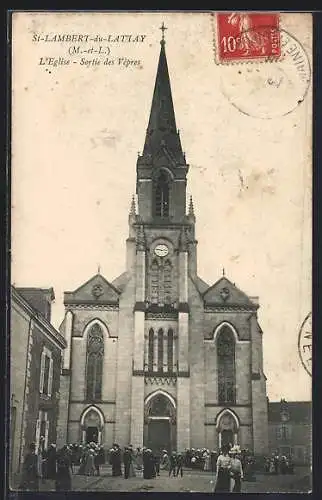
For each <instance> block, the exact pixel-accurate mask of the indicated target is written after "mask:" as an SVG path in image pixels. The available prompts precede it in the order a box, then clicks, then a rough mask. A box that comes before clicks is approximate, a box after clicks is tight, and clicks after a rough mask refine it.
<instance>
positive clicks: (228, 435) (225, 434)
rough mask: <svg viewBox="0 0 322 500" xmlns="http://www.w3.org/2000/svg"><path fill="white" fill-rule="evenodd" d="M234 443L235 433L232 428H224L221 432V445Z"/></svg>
mask: <svg viewBox="0 0 322 500" xmlns="http://www.w3.org/2000/svg"><path fill="white" fill-rule="evenodd" d="M227 444H228V445H233V444H234V433H233V431H231V430H227V429H224V430H223V431H222V432H221V446H224V445H227Z"/></svg>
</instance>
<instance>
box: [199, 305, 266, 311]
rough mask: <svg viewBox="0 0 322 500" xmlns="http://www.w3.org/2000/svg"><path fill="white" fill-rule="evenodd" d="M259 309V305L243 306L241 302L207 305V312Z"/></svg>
mask: <svg viewBox="0 0 322 500" xmlns="http://www.w3.org/2000/svg"><path fill="white" fill-rule="evenodd" d="M257 309H258V306H257V305H254V306H243V305H239V304H233V305H226V306H217V305H213V306H212V305H207V306H205V309H204V311H205V313H218V312H220V313H223V312H253V311H256V310H257Z"/></svg>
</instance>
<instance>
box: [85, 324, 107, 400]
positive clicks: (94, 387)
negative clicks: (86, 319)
mask: <svg viewBox="0 0 322 500" xmlns="http://www.w3.org/2000/svg"><path fill="white" fill-rule="evenodd" d="M103 356H104V336H103V332H102V329H101V327H100V325H99V324H97V323H95V324H94V325H93V326H92V328H91V329H90V331H89V334H88V340H87V370H86V387H87V399H88V400H90V401H100V400H101V399H102V378H103Z"/></svg>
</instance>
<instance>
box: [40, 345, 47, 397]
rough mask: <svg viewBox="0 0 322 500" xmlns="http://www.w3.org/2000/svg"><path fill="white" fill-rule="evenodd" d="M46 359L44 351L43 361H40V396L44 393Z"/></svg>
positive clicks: (42, 354)
mask: <svg viewBox="0 0 322 500" xmlns="http://www.w3.org/2000/svg"><path fill="white" fill-rule="evenodd" d="M45 358H46V355H45V352H44V351H42V353H41V361H40V386H39V392H40V394H42V393H43V392H44V375H45Z"/></svg>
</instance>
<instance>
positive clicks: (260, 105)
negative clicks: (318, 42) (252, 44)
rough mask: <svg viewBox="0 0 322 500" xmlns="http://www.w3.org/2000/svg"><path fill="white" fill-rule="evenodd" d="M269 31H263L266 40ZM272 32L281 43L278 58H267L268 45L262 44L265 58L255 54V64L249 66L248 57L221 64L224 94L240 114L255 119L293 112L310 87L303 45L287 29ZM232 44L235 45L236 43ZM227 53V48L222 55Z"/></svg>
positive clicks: (253, 34) (251, 34) (251, 33)
mask: <svg viewBox="0 0 322 500" xmlns="http://www.w3.org/2000/svg"><path fill="white" fill-rule="evenodd" d="M263 29H264V28H263ZM269 31H270V29H269V28H267V27H266V28H265V30H264V31H263V32H262V34H263V33H264V32H265V33H266V35H267V36H266V35H265V36H266V37H263V40H264V39H265V40H268V34H269ZM273 31H274V36H275V37H276V40H278V54H279V56H278V57H277V56H275V55H274V56H272V55H268V52H269V48H268V47H269V45H267V43H264V41H263V50H262V54H264V53H266V56H259V55H258V56H255V55H254V56H253V62H254V61H255V64H251V63H250V59H249V57H248V59H247V60H246V59H244V60H243V59H242V58H241V57H239V58H236V59H234V60H233V59H230V60H228V59H227V60H226V62H225V64H221V65H218V66H220V68H221V72H220V81H221V83H220V87H221V91H222V93H223V95H224V96H225V97H226V98H227V99H228V101H229V102H230V104H231V105H232V106H234V107H235V108H236V109H237V110H238V111H239V112H241V113H243V114H245V115H248V116H251V117H253V118H261V119H273V118H276V117H278V116H285V115H287V114H289V113H291V112H292V111H294V110H295V109H297V108H298V107H299V105H301V103H302V102H304V100H305V97H306V95H307V92H308V89H309V87H310V82H311V73H312V72H311V64H310V59H309V56H308V53H307V51H306V49H305V48H304V46H303V44H302V43H300V41H299V40H297V39H296V38H295V36H294V35H293V34H291V33H290V32H288V31H286V30H285V29H282V28H274V30H273ZM257 33H258V32H257V31H256V30H253V29H250V30H249V31H248V32H245V33H244V35H245V36H246V35H247V36H248V39H255V38H256V34H257ZM245 39H246V38H245ZM223 40H224V38H223ZM226 40H227V44H228V39H227V38H226ZM230 45H231V48H233V47H234V46H235V45H234V43H233V42H230ZM227 47H228V45H227ZM224 50H225V47H224V48H223V50H222V53H224ZM249 50H250V49H249ZM274 50H275V49H274ZM244 53H245V51H244ZM256 53H257V54H259V52H258V51H257V52H256ZM253 54H255V49H254V51H253ZM230 57H231V56H230ZM255 57H257V58H256V59H255ZM262 57H264V59H263V58H262ZM256 62H257V64H256ZM243 63H246V64H243Z"/></svg>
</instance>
